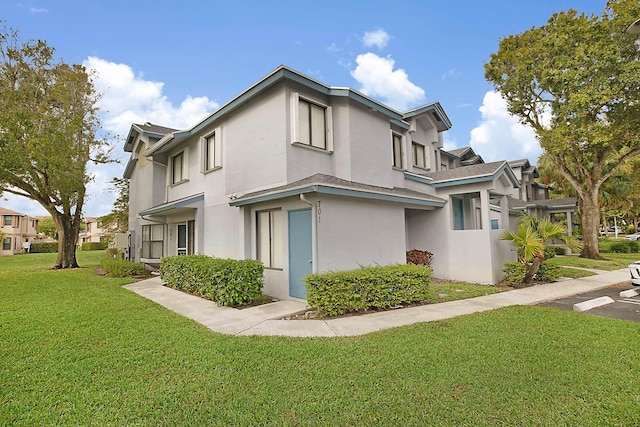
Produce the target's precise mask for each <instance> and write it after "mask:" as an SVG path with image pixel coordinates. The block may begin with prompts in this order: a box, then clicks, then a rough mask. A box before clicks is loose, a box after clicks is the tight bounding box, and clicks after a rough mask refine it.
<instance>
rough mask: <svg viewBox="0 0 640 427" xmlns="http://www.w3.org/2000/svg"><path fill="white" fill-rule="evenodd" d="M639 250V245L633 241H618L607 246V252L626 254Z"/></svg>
mask: <svg viewBox="0 0 640 427" xmlns="http://www.w3.org/2000/svg"><path fill="white" fill-rule="evenodd" d="M639 250H640V244H639V243H638V242H636V241H635V240H620V241H618V242H614V243H611V244H610V245H609V252H613V253H620V254H628V253H635V252H638V251H639Z"/></svg>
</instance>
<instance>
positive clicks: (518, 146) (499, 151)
mask: <svg viewBox="0 0 640 427" xmlns="http://www.w3.org/2000/svg"><path fill="white" fill-rule="evenodd" d="M479 111H480V114H481V117H482V118H481V122H480V123H479V124H478V126H476V127H475V128H473V129H472V130H471V135H470V136H471V140H470V142H469V144H470V145H471V147H472V148H473V150H474V151H475V152H476V153H478V154H480V155H481V156H482V157H483V158H484V160H485V161H487V162H491V161H495V160H517V159H522V158H527V159H529V161H530V162H531V163H532V164H535V163H536V162H537V161H538V157H539V156H540V154H541V153H542V148H540V144H539V143H538V140H537V139H536V134H535V132H534V130H533V129H532V128H531V127H529V126H526V125H523V124H521V123H520V122H519V121H518V119H517V118H516V117H515V116H513V115H511V114H510V113H509V112H508V111H507V103H506V101H505V100H504V99H503V98H502V96H501V95H500V94H499V93H497V92H494V91H489V92H487V93H486V94H485V96H484V99H483V101H482V106H480V109H479Z"/></svg>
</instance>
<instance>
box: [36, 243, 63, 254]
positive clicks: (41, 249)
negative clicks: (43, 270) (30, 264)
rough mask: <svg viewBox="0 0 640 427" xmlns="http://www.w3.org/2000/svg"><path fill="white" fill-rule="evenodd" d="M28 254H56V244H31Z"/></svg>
mask: <svg viewBox="0 0 640 427" xmlns="http://www.w3.org/2000/svg"><path fill="white" fill-rule="evenodd" d="M29 252H31V253H33V254H48V253H54V252H58V242H42V243H32V244H31V249H30V250H29Z"/></svg>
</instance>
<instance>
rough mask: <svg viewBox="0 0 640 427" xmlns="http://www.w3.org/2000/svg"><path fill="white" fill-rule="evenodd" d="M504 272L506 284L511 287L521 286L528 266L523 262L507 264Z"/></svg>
mask: <svg viewBox="0 0 640 427" xmlns="http://www.w3.org/2000/svg"><path fill="white" fill-rule="evenodd" d="M502 271H504V280H505V282H507V283H508V284H509V285H511V286H520V285H522V284H523V283H524V276H525V275H526V274H527V266H526V265H524V264H523V263H521V262H505V263H504V269H502Z"/></svg>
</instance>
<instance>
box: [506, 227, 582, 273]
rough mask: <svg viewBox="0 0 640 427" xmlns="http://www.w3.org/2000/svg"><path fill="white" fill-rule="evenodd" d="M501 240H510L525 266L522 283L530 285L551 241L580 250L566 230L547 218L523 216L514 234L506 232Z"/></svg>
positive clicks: (509, 231)
mask: <svg viewBox="0 0 640 427" xmlns="http://www.w3.org/2000/svg"><path fill="white" fill-rule="evenodd" d="M500 239H502V240H511V242H512V243H513V245H514V246H515V247H516V248H517V249H518V260H519V261H520V262H521V263H523V264H524V265H525V266H527V272H526V274H525V277H524V283H525V284H526V285H530V284H531V282H533V276H535V274H536V273H537V272H538V269H539V268H540V265H542V262H543V261H544V248H545V245H546V244H547V243H549V242H551V241H553V240H561V241H562V242H563V243H564V244H565V245H567V246H568V247H569V248H571V250H573V251H577V250H579V249H580V244H579V243H578V241H577V240H575V239H574V238H573V236H567V230H566V229H565V227H564V226H563V225H561V224H560V223H557V222H551V221H550V220H549V219H548V218H538V217H537V216H529V215H523V216H522V218H521V219H520V224H519V225H518V228H517V230H516V231H515V232H513V231H511V230H507V231H505V232H504V233H502V235H501V236H500Z"/></svg>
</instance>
